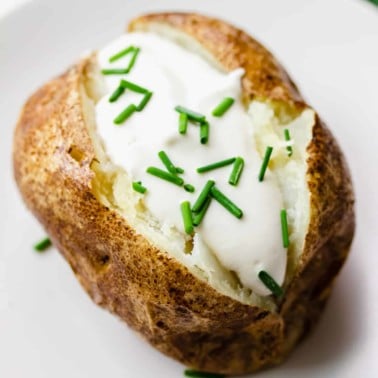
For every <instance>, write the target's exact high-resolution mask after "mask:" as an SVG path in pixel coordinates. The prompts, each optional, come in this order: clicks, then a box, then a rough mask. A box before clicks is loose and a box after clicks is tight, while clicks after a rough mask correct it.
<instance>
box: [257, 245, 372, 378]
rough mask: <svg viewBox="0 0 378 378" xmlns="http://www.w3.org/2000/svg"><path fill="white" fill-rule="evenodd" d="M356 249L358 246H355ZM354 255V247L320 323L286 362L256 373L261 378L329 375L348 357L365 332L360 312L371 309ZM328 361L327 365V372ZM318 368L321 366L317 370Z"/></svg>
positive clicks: (360, 269) (360, 270)
mask: <svg viewBox="0 0 378 378" xmlns="http://www.w3.org/2000/svg"><path fill="white" fill-rule="evenodd" d="M353 250H356V248H355V247H354V248H353ZM354 257H355V256H354V253H353V251H352V252H351V256H350V258H349V260H348V262H347V264H346V266H345V267H344V269H342V271H341V274H340V277H339V279H338V280H337V282H336V285H335V287H334V290H333V293H332V294H331V297H330V299H329V301H328V304H327V306H326V308H325V311H324V313H323V315H322V317H321V319H320V321H319V324H317V325H316V326H315V327H314V329H313V331H312V332H311V334H310V335H309V336H308V337H307V338H306V339H305V340H303V342H302V343H301V344H300V345H299V346H298V348H297V349H296V350H295V351H294V352H293V353H292V355H291V356H290V357H289V359H288V361H287V362H286V363H285V364H283V365H281V366H278V367H276V368H273V369H270V370H266V371H264V372H262V373H261V374H257V375H255V376H257V377H259V378H263V377H266V378H268V377H274V378H280V377H290V378H295V377H311V378H315V377H316V378H317V377H319V378H320V377H322V378H323V377H326V376H328V377H330V376H331V375H329V374H330V372H331V371H332V370H333V369H332V365H333V366H336V365H338V364H339V363H340V361H341V360H347V359H348V354H350V353H353V352H354V350H355V348H356V346H357V344H358V343H359V340H360V339H361V337H362V336H363V335H362V333H363V332H362V331H363V329H362V328H363V322H361V316H360V314H361V313H365V312H366V311H368V309H366V308H365V307H366V306H367V303H368V302H367V301H364V300H363V292H364V288H363V284H364V281H363V277H364V275H363V274H361V273H362V267H361V266H359V265H358V261H356V260H357V259H354ZM353 260H355V261H353ZM325 365H327V369H326V372H325V371H324V369H325ZM317 369H319V373H318V374H317V373H316V370H317ZM325 373H327V374H328V375H325Z"/></svg>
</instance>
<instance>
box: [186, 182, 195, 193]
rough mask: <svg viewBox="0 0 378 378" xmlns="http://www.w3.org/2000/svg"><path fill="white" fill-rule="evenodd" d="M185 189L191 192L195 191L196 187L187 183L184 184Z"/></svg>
mask: <svg viewBox="0 0 378 378" xmlns="http://www.w3.org/2000/svg"><path fill="white" fill-rule="evenodd" d="M184 189H185V190H186V191H187V192H189V193H193V192H195V190H196V188H195V187H194V186H193V185H190V184H185V185H184Z"/></svg>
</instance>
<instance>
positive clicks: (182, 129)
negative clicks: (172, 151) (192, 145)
mask: <svg viewBox="0 0 378 378" xmlns="http://www.w3.org/2000/svg"><path fill="white" fill-rule="evenodd" d="M187 128H188V115H187V114H186V113H180V115H179V133H180V134H185V133H186V130H187Z"/></svg>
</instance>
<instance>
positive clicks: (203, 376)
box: [184, 369, 226, 378]
mask: <svg viewBox="0 0 378 378" xmlns="http://www.w3.org/2000/svg"><path fill="white" fill-rule="evenodd" d="M184 375H185V376H186V377H192V378H225V377H226V376H225V375H224V374H216V373H206V372H204V371H196V370H189V369H186V370H185V371H184Z"/></svg>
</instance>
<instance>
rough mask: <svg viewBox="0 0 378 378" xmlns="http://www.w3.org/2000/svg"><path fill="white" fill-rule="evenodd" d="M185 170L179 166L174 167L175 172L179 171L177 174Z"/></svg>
mask: <svg viewBox="0 0 378 378" xmlns="http://www.w3.org/2000/svg"><path fill="white" fill-rule="evenodd" d="M184 172H185V171H184V170H183V169H182V168H180V167H176V173H179V174H181V173H184Z"/></svg>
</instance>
